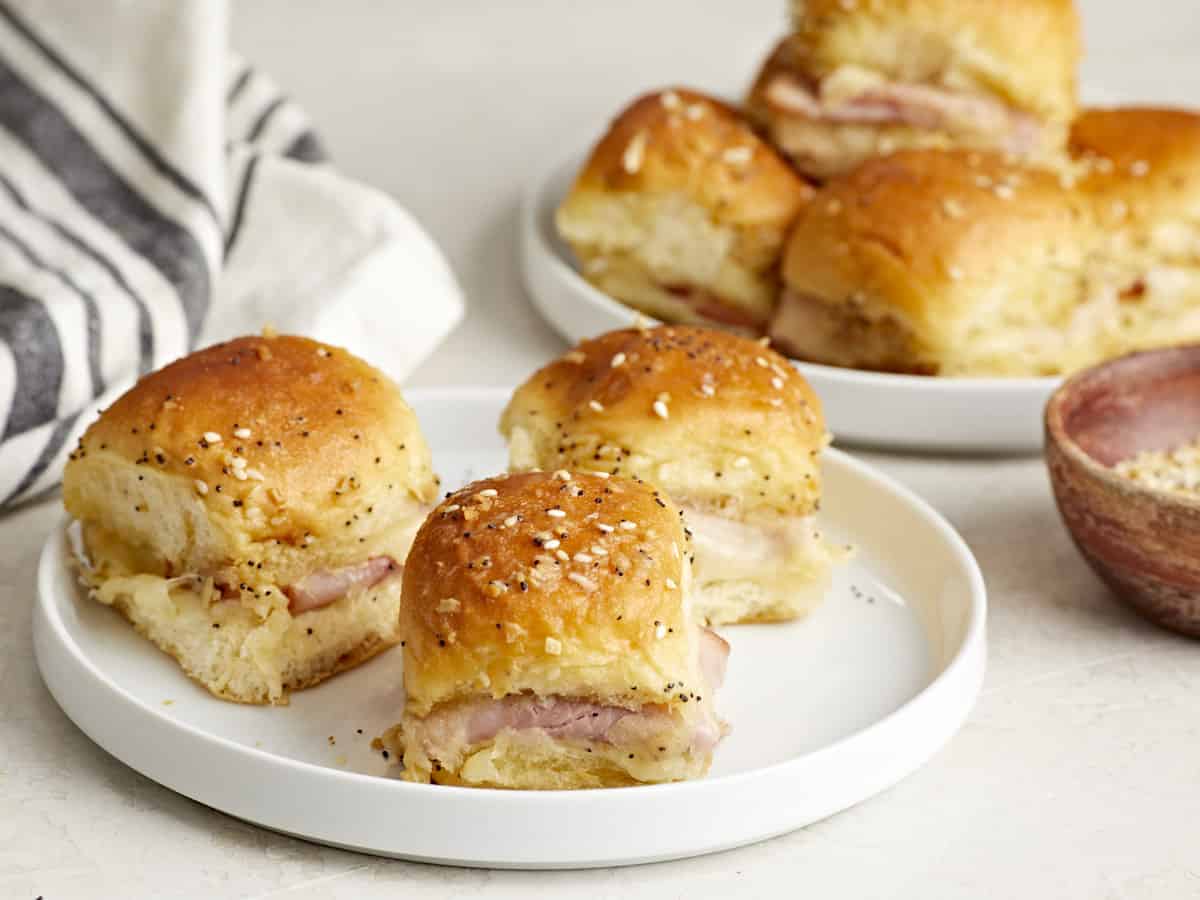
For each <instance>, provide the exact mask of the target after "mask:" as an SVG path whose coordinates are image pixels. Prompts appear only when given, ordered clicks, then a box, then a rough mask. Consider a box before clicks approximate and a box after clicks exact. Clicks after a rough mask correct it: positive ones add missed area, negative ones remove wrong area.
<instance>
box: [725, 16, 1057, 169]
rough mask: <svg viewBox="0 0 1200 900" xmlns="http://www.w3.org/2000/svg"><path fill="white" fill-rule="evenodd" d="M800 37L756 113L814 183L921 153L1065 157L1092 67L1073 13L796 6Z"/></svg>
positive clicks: (770, 79) (759, 87) (758, 96)
mask: <svg viewBox="0 0 1200 900" xmlns="http://www.w3.org/2000/svg"><path fill="white" fill-rule="evenodd" d="M793 26H794V32H793V34H792V35H790V36H789V37H787V38H786V39H784V40H783V41H782V42H781V43H780V44H779V45H778V46H777V47H776V49H775V51H774V52H773V53H772V55H771V57H770V58H769V59H768V61H767V62H766V64H765V65H764V67H763V69H762V71H761V72H760V74H759V75H758V78H757V80H756V81H755V83H754V86H753V87H752V88H751V91H750V96H749V98H748V100H747V109H748V111H749V113H750V115H751V117H752V118H753V119H754V120H755V121H756V123H757V124H759V125H760V126H761V127H762V128H763V130H764V131H765V132H766V133H767V134H768V135H769V137H770V138H771V140H772V141H773V142H774V143H775V144H776V146H778V147H780V148H781V149H782V150H783V152H784V153H786V154H787V155H788V156H789V157H791V159H792V161H793V162H794V163H795V164H796V166H797V167H798V168H799V169H800V170H801V171H802V172H804V173H806V174H808V175H811V176H814V177H818V178H826V177H828V176H830V175H835V174H837V173H839V172H845V171H847V170H849V169H852V168H853V167H854V166H856V165H858V164H859V163H860V162H862V161H863V160H865V159H868V158H870V157H873V156H878V155H882V154H888V153H891V152H893V151H896V150H902V149H911V148H917V147H921V148H930V147H937V148H948V147H970V148H977V149H990V150H996V151H999V152H1007V153H1011V154H1015V155H1017V156H1021V157H1030V158H1035V159H1049V158H1054V157H1055V156H1057V155H1059V154H1061V152H1062V150H1063V146H1064V143H1065V140H1066V132H1067V127H1068V125H1069V123H1070V121H1071V118H1072V117H1073V116H1074V114H1075V106H1076V96H1075V90H1076V83H1075V82H1076V75H1075V73H1076V68H1077V66H1078V64H1079V58H1080V38H1079V30H1080V29H1079V19H1078V15H1077V13H1076V10H1075V8H1074V4H1073V3H1072V2H1071V0H1009V2H980V0H975V2H966V0H854V2H847V0H794V2H793Z"/></svg>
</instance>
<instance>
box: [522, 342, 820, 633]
mask: <svg viewBox="0 0 1200 900" xmlns="http://www.w3.org/2000/svg"><path fill="white" fill-rule="evenodd" d="M500 430H501V431H502V432H503V434H504V435H505V437H506V438H507V440H508V446H509V466H510V469H512V470H513V471H526V470H533V469H542V470H547V471H554V470H556V469H569V470H583V471H593V472H602V473H607V474H610V475H615V476H621V477H633V478H639V479H642V480H644V481H645V482H646V483H648V484H653V485H655V486H656V487H658V488H660V489H662V490H663V491H665V492H666V493H667V494H668V495H669V496H670V497H671V498H672V499H673V500H674V501H675V502H676V503H677V504H679V506H680V508H682V509H683V511H684V518H685V523H686V525H687V527H688V528H689V530H690V532H691V534H692V552H693V553H694V564H695V590H694V601H693V602H694V604H695V609H696V614H697V616H698V617H699V618H701V619H704V620H707V621H708V622H711V623H726V622H767V621H778V620H785V619H793V618H796V617H798V616H802V615H804V614H805V613H807V612H808V611H809V610H811V609H812V608H813V607H815V606H816V605H817V604H818V603H819V602H820V601H821V599H822V597H823V596H824V595H825V593H826V591H827V590H828V587H829V584H830V571H831V567H832V563H833V562H834V561H835V560H836V559H837V558H838V557H839V555H840V551H838V550H835V549H834V548H833V547H831V546H830V545H829V544H828V543H827V542H826V541H825V539H824V538H823V537H822V536H821V534H820V531H819V530H818V528H817V525H816V521H815V513H816V511H817V509H818V507H819V504H820V497H821V473H820V468H819V465H818V462H819V460H818V455H819V454H820V452H821V450H822V448H823V447H824V446H825V445H826V443H827V442H828V434H827V433H826V430H825V423H824V420H823V418H822V415H821V406H820V403H819V401H818V400H817V397H816V395H815V394H814V393H813V391H812V389H811V388H810V387H809V385H808V384H807V382H805V380H804V378H803V377H802V376H801V375H800V374H799V373H798V372H797V371H796V370H795V369H793V368H792V367H791V366H790V365H789V363H788V361H787V360H786V359H784V358H783V357H782V356H780V355H779V354H778V353H775V352H773V351H772V350H769V349H768V348H767V347H765V346H763V345H762V344H761V343H760V342H757V341H753V340H750V339H748V338H742V337H738V336H736V335H733V334H729V333H727V332H721V331H713V330H708V329H703V328H696V327H691V326H663V327H658V328H648V329H636V328H634V329H627V330H623V331H613V332H610V333H608V334H605V335H602V336H600V337H598V338H594V339H592V340H588V341H584V342H583V343H581V344H580V345H579V346H578V347H576V348H575V349H573V350H571V351H570V352H568V353H566V354H565V355H563V356H562V357H560V358H559V359H557V360H555V361H554V362H552V363H550V364H549V365H548V366H546V367H545V368H543V369H542V370H541V371H539V372H537V373H536V374H535V375H534V376H533V377H532V378H530V379H529V380H528V381H527V382H525V384H524V385H522V386H521V387H519V388H518V389H517V391H516V393H514V394H513V397H512V400H511V401H510V402H509V405H508V408H507V409H506V410H505V411H504V414H503V417H502V419H501V422H500Z"/></svg>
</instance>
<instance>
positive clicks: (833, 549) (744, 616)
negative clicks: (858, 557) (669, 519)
mask: <svg viewBox="0 0 1200 900" xmlns="http://www.w3.org/2000/svg"><path fill="white" fill-rule="evenodd" d="M680 505H681V506H682V508H683V510H684V517H685V521H686V522H687V526H688V529H689V531H691V533H692V548H693V564H692V565H693V573H694V575H693V582H692V584H693V594H692V603H693V609H694V611H695V614H696V617H697V618H698V619H700V620H701V621H704V622H707V623H708V624H709V625H730V624H749V623H754V622H786V621H790V620H792V619H799V618H802V617H804V616H806V615H808V614H809V613H810V612H812V611H813V610H814V609H816V608H817V607H818V606H820V604H821V601H822V600H824V599H825V595H826V594H827V593H828V592H829V588H830V586H831V584H832V582H833V566H834V565H835V564H836V563H839V562H841V561H843V560H844V559H845V558H846V557H847V556H848V554H849V551H848V549H847V548H844V547H839V546H836V545H834V544H831V543H830V542H829V541H828V540H826V539H825V538H824V537H823V536H822V535H821V533H820V531H819V530H818V529H817V526H816V520H815V518H814V517H813V516H798V517H785V516H779V517H777V518H776V519H774V520H770V521H753V522H748V521H740V520H738V519H736V518H732V517H729V516H723V515H720V514H718V513H715V512H702V511H700V510H698V509H696V508H694V507H691V506H689V505H687V504H686V503H682V502H681V504H680Z"/></svg>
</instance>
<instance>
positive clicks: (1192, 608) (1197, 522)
mask: <svg viewBox="0 0 1200 900" xmlns="http://www.w3.org/2000/svg"><path fill="white" fill-rule="evenodd" d="M1045 426H1046V444H1045V453H1046V465H1047V466H1048V467H1049V469H1050V482H1051V484H1052V485H1053V487H1054V498H1055V500H1056V501H1057V503H1058V510H1059V513H1060V514H1061V515H1062V519H1063V522H1064V523H1066V526H1067V529H1068V530H1069V531H1070V532H1071V537H1072V538H1073V539H1074V541H1075V545H1076V546H1077V547H1078V548H1079V551H1080V552H1081V553H1082V554H1083V556H1084V558H1085V559H1086V560H1087V561H1088V563H1089V564H1090V565H1091V567H1092V568H1093V569H1095V571H1096V573H1097V574H1098V575H1099V576H1100V577H1101V578H1103V579H1104V580H1105V582H1107V583H1108V584H1109V586H1110V587H1112V589H1113V590H1114V591H1115V592H1116V594H1117V595H1118V596H1119V597H1120V598H1121V599H1122V600H1124V601H1125V602H1126V603H1127V604H1128V605H1130V606H1132V607H1133V608H1134V609H1135V610H1137V611H1138V612H1139V613H1141V614H1142V615H1143V616H1145V617H1147V618H1148V619H1151V620H1152V621H1154V622H1157V623H1158V624H1160V625H1163V626H1165V627H1167V628H1170V629H1173V630H1174V631H1178V632H1182V633H1184V634H1188V635H1191V636H1193V637H1200V499H1192V498H1190V497H1187V496H1182V495H1179V494H1172V493H1168V492H1166V491H1161V490H1155V489H1152V488H1148V487H1145V486H1143V485H1140V484H1136V483H1134V482H1133V481H1131V480H1129V479H1128V478H1125V477H1122V476H1120V475H1118V474H1116V472H1114V471H1113V469H1112V466H1114V465H1115V464H1116V463H1117V462H1119V461H1120V460H1122V459H1126V458H1128V457H1131V456H1134V455H1136V454H1138V453H1140V452H1142V451H1144V450H1166V449H1170V448H1172V447H1176V446H1178V445H1180V444H1184V443H1187V442H1189V441H1191V440H1193V439H1194V438H1196V437H1197V436H1198V435H1200V345H1191V346H1185V347H1171V348H1166V349H1162V350H1151V351H1147V352H1144V353H1134V354H1132V355H1130V356H1124V357H1121V358H1120V359H1115V360H1112V361H1110V362H1106V363H1101V364H1100V365H1098V366H1094V367H1093V368H1090V369H1085V370H1084V371H1082V372H1080V373H1078V374H1077V375H1075V376H1073V377H1072V378H1070V379H1069V380H1068V381H1066V382H1065V383H1064V384H1063V385H1062V386H1061V387H1060V388H1059V389H1058V390H1057V391H1056V392H1055V393H1054V395H1053V396H1052V397H1051V398H1050V401H1049V403H1047V405H1046V418H1045Z"/></svg>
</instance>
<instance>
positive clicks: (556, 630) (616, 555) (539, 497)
mask: <svg viewBox="0 0 1200 900" xmlns="http://www.w3.org/2000/svg"><path fill="white" fill-rule="evenodd" d="M689 553H690V549H689V547H688V541H687V538H686V536H685V534H684V529H683V526H682V524H681V522H680V515H679V511H678V510H677V509H676V508H675V506H674V505H673V504H672V503H671V502H670V501H669V500H667V499H666V498H665V497H664V496H663V495H662V494H660V493H659V492H657V491H655V490H653V489H651V488H649V487H647V486H646V485H643V484H639V483H637V482H634V481H628V480H626V479H623V478H602V477H600V476H598V475H584V474H578V473H575V474H572V473H568V472H565V471H561V472H558V473H554V474H551V473H548V472H533V473H526V474H518V475H509V476H500V477H496V478H489V479H486V480H483V481H477V482H475V483H474V484H470V485H468V486H467V487H465V488H462V489H461V490H459V491H456V492H455V493H453V494H451V495H449V496H448V497H447V498H446V499H445V501H444V502H443V503H442V504H441V505H440V506H438V507H437V508H436V509H435V510H434V511H433V512H432V513H431V514H430V515H429V518H428V519H427V520H426V521H425V524H424V525H423V526H422V527H421V530H420V531H419V532H418V534H417V538H416V541H415V543H414V544H413V551H412V555H411V556H410V559H409V564H408V566H407V567H406V569H405V572H404V603H403V605H402V607H401V614H400V629H401V636H402V638H403V639H404V688H405V693H406V703H405V708H404V714H403V718H402V719H401V721H400V723H399V724H398V725H397V726H395V727H394V728H393V729H391V730H390V731H389V732H388V733H387V734H385V735H384V737H383V739H382V743H383V745H384V746H385V747H387V748H388V749H390V750H391V751H393V752H395V754H396V755H397V758H398V759H399V760H400V761H401V763H402V765H403V768H404V772H403V775H404V777H405V778H406V779H408V780H410V781H417V782H425V783H428V782H431V781H432V782H434V783H437V784H454V785H466V786H472V787H498V788H522V789H528V790H551V789H570V788H593V787H615V786H620V785H630V784H639V783H647V782H663V781H677V780H681V779H686V778H695V777H698V776H700V775H703V774H704V773H705V772H707V771H708V768H709V765H710V763H711V761H712V753H713V747H714V746H715V745H716V743H717V741H719V740H720V738H721V736H722V734H723V732H724V730H725V729H724V726H723V724H722V722H721V721H720V719H718V718H717V715H716V713H715V712H714V707H713V693H714V691H715V690H716V689H717V687H719V686H720V683H721V680H722V677H723V674H724V667H725V658H726V655H727V653H728V645H727V644H726V643H725V642H724V641H723V640H722V639H721V638H719V637H717V636H716V635H715V634H713V633H712V632H710V631H708V630H707V629H704V628H702V627H700V625H699V624H698V623H697V622H696V621H695V620H694V619H693V615H692V612H691V600H690V598H691V591H692V584H691V567H690V564H689V562H688V557H689Z"/></svg>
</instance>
